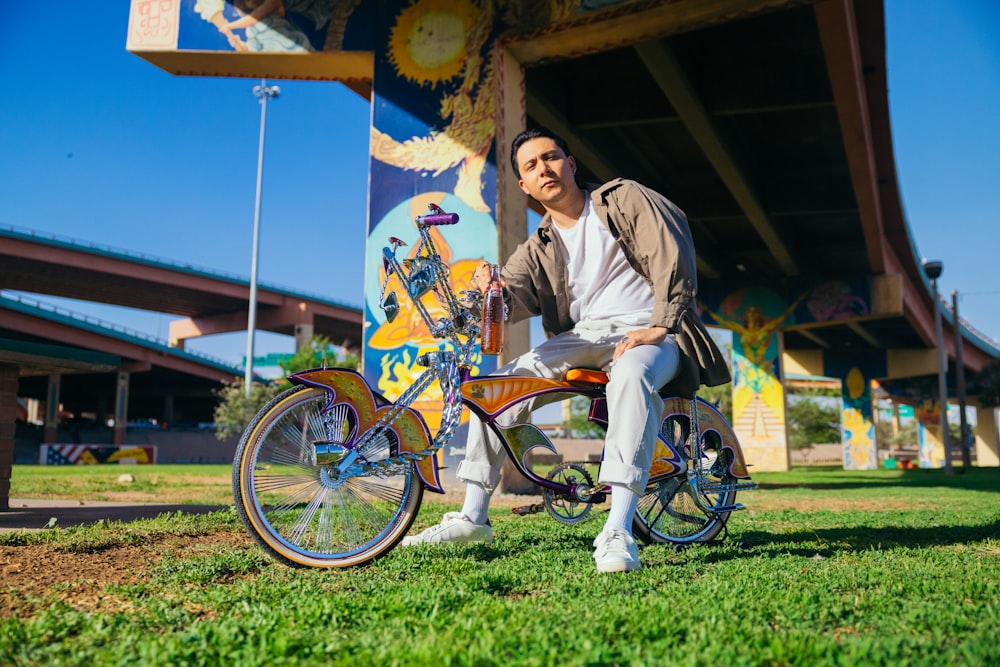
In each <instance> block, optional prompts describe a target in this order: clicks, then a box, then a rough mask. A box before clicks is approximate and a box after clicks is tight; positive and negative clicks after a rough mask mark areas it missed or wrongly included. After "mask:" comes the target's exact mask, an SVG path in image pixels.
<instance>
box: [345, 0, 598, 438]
mask: <svg viewBox="0 0 1000 667" xmlns="http://www.w3.org/2000/svg"><path fill="white" fill-rule="evenodd" d="M609 4H618V3H617V2H603V3H601V2H598V3H580V2H579V0H574V1H572V2H568V1H565V0H562V1H559V0H553V1H552V2H550V3H502V2H491V1H488V0H487V1H483V2H475V1H473V0H413V1H411V2H399V3H388V2H387V3H383V4H382V5H381V6H380V11H381V12H382V14H381V15H379V16H378V17H377V19H376V30H375V34H376V35H377V36H378V37H377V43H376V45H375V74H374V93H373V99H372V126H371V166H370V174H371V185H370V192H369V228H368V249H367V268H366V285H365V325H366V328H365V337H364V340H365V350H364V374H365V377H366V379H367V380H368V381H369V382H370V383H372V384H373V385H374V386H376V387H378V389H379V391H381V392H383V393H384V394H385V395H386V396H388V397H389V398H394V397H396V396H398V395H399V393H400V392H401V391H402V390H403V389H404V388H405V387H406V386H408V385H409V383H410V382H411V381H412V379H413V378H415V377H416V376H417V375H418V374H419V373H420V372H421V370H422V369H421V368H419V367H414V365H413V362H414V360H415V359H416V357H417V356H418V355H420V354H421V353H422V352H423V351H424V350H426V349H435V348H436V347H437V344H438V343H437V341H436V339H434V338H432V337H431V336H430V334H429V332H428V331H426V327H425V326H424V324H423V323H422V321H421V320H420V319H419V317H418V316H417V314H416V312H415V309H413V308H412V305H411V304H405V303H403V302H404V301H406V299H401V300H400V301H401V309H400V313H399V316H398V317H397V318H396V319H395V320H394V321H393V322H392V323H388V322H386V318H385V316H384V314H383V313H382V311H381V309H380V308H379V305H378V300H379V293H380V292H379V287H380V286H381V284H382V282H383V280H384V278H385V276H384V271H385V269H384V266H383V264H382V260H381V248H382V247H383V246H384V245H386V243H387V239H388V238H389V237H390V236H395V237H397V238H400V239H402V240H404V241H408V240H409V239H413V238H415V236H416V230H415V229H414V226H413V218H414V216H416V215H420V214H423V213H425V212H426V211H427V204H429V203H433V204H436V205H438V206H440V207H441V208H443V209H444V210H445V211H448V212H450V213H458V214H459V216H460V217H461V221H460V222H459V223H458V224H457V225H455V226H453V227H447V228H438V229H435V230H434V231H435V234H437V238H436V239H435V243H436V244H437V245H438V248H439V249H440V250H441V251H442V254H443V255H445V256H446V257H447V258H448V259H449V261H450V264H451V270H452V271H451V281H452V284H453V286H454V287H455V288H457V289H462V288H464V287H468V286H469V283H470V280H471V276H472V272H473V270H474V269H475V267H476V265H477V263H478V262H479V261H481V260H483V259H485V260H486V261H489V262H492V263H497V262H499V261H502V260H503V259H505V258H500V257H498V256H497V252H498V239H497V229H496V217H495V216H496V213H495V212H496V160H497V159H506V147H499V148H498V147H497V146H496V145H495V144H496V142H495V137H496V135H495V129H496V123H497V120H498V116H499V115H500V114H502V113H503V112H504V109H498V108H497V99H498V97H497V90H498V89H499V88H498V81H497V77H498V76H499V74H498V72H497V70H496V67H495V63H494V48H495V43H496V38H497V35H498V34H500V33H501V32H502V31H504V30H508V29H515V28H517V27H518V26H521V25H522V24H524V23H525V22H528V23H530V22H533V21H536V20H537V19H538V17H539V15H543V16H545V17H546V20H547V22H552V21H558V20H562V19H564V18H568V17H569V16H572V15H573V14H574V13H578V12H581V11H587V10H590V9H595V8H597V7H599V6H603V5H609ZM529 9H530V11H529ZM529 14H530V17H529ZM519 111H520V110H519ZM394 283H395V280H394V278H393V277H391V276H390V278H389V286H388V289H392V288H393V285H394ZM396 287H397V288H398V283H397V284H396ZM425 298H426V299H430V300H431V302H432V303H428V304H427V305H428V307H429V308H433V307H434V304H433V300H434V299H435V297H434V296H433V294H429V295H428V296H426V297H425ZM475 361H476V363H477V368H476V369H475V370H476V372H479V373H486V372H490V371H492V370H494V369H495V368H496V358H494V357H480V358H479V359H477V360H475ZM439 406H440V397H439V396H433V395H431V394H430V393H429V392H428V394H427V395H426V396H424V397H422V398H421V400H419V401H418V402H417V404H416V407H417V408H418V409H419V410H420V411H421V412H422V413H423V414H424V416H425V417H426V418H427V421H428V424H429V425H430V426H431V427H432V428H434V427H435V426H436V422H437V419H438V417H437V413H438V411H439Z"/></svg>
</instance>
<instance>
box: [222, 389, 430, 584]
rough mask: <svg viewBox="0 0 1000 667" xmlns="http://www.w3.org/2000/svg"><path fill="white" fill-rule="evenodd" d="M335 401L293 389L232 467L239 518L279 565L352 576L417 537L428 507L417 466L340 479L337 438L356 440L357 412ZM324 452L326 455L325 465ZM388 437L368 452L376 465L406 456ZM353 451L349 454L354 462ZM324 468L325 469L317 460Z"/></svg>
mask: <svg viewBox="0 0 1000 667" xmlns="http://www.w3.org/2000/svg"><path fill="white" fill-rule="evenodd" d="M326 402H327V392H325V391H324V390H322V389H318V388H313V387H293V388H292V389H289V390H288V391H286V392H284V393H283V394H281V395H279V396H278V397H276V398H275V399H274V400H272V401H271V402H270V403H268V404H267V405H266V406H265V407H264V408H263V409H262V410H261V411H260V413H259V414H258V415H257V416H256V417H255V418H254V420H253V422H252V423H251V424H250V426H249V427H248V428H247V430H246V432H245V433H244V435H243V438H242V439H241V441H240V444H239V447H238V449H237V451H236V458H235V460H234V463H233V495H234V497H235V500H236V510H237V512H238V513H239V515H240V518H241V519H242V520H243V523H244V525H246V527H247V530H248V531H249V532H250V533H251V535H253V537H254V539H255V540H256V541H257V542H258V543H259V544H260V545H261V547H263V549H264V550H265V551H267V552H268V553H269V554H270V555H271V556H273V557H275V558H277V559H278V560H280V561H282V562H284V563H286V564H289V565H293V566H308V567H323V568H329V567H351V566H355V565H362V564H364V563H368V562H370V561H372V560H374V559H375V558H378V557H379V556H382V555H384V554H385V553H387V552H388V551H389V550H390V549H392V547H393V546H395V544H396V543H397V542H399V540H400V539H401V538H402V537H403V535H405V534H406V531H407V530H409V528H410V525H411V524H412V523H413V520H414V518H415V517H416V514H417V510H418V509H419V508H420V502H421V500H422V498H423V485H422V484H421V482H420V480H419V479H418V477H417V475H416V474H415V472H414V469H413V465H412V464H410V463H404V464H400V465H397V466H393V467H390V468H388V469H385V470H382V471H380V472H379V473H378V474H377V475H371V476H359V477H345V478H339V477H338V476H337V474H336V471H335V467H336V463H337V461H336V460H333V461H332V462H331V461H330V451H331V449H332V451H333V452H334V454H333V457H334V459H336V456H337V455H336V451H337V447H336V445H333V446H332V447H331V446H330V444H329V443H331V442H334V441H336V440H337V437H336V436H337V435H341V436H343V434H349V433H354V432H356V429H357V427H358V424H357V423H355V422H356V421H357V411H356V410H353V409H351V406H350V405H347V404H343V403H341V404H339V405H335V406H333V407H332V408H330V409H329V410H327V411H326V412H324V411H323V408H324V407H325V406H326ZM317 444H323V445H325V447H324V448H323V449H322V452H323V455H324V456H321V457H317V448H316V445H317ZM399 444H400V443H399V442H397V441H395V439H394V435H393V433H391V432H388V433H387V434H386V435H385V436H382V437H380V438H376V439H375V440H374V441H373V442H372V443H370V444H369V445H368V446H367V447H366V448H365V450H364V451H362V452H360V453H361V454H362V455H363V456H364V458H365V459H367V460H368V461H372V462H375V461H380V460H384V459H387V458H390V457H393V456H396V455H397V454H398V453H399V450H400V447H399ZM347 451H348V450H347V449H346V448H344V449H343V450H342V451H341V453H342V455H346V454H347ZM318 458H319V459H320V460H321V462H318V461H317V459H318Z"/></svg>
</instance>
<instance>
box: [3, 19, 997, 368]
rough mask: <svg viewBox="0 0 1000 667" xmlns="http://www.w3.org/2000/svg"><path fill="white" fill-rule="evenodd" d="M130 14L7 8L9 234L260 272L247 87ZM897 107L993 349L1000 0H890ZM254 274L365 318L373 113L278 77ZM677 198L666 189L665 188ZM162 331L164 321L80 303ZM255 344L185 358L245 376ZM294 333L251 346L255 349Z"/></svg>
mask: <svg viewBox="0 0 1000 667" xmlns="http://www.w3.org/2000/svg"><path fill="white" fill-rule="evenodd" d="M128 4H129V3H128V2H127V1H126V0H115V1H114V2H91V3H60V5H59V8H58V12H57V13H51V10H52V9H53V8H52V6H46V10H48V11H45V12H43V11H39V9H38V7H37V6H36V5H33V4H32V3H23V2H22V3H5V7H4V10H3V14H4V19H5V20H4V21H2V22H0V63H3V65H4V67H3V71H4V84H5V90H6V91H7V92H6V93H5V94H4V97H3V101H2V102H0V225H3V226H13V227H16V228H19V229H28V230H35V231H37V232H40V233H48V234H54V235H57V236H61V237H70V238H73V239H77V240H80V241H85V242H88V243H94V244H98V245H103V246H109V247H112V248H115V249H121V250H128V251H130V252H138V253H144V254H148V255H151V256H155V257H158V258H164V259H169V260H174V261H180V262H184V263H188V264H192V265H195V266H199V267H204V268H209V269H212V270H217V271H223V272H227V273H232V274H237V275H240V276H249V274H250V261H251V260H250V255H251V233H252V225H253V206H254V188H255V179H256V169H257V138H258V131H259V120H260V107H259V104H258V103H257V101H256V99H255V98H254V97H253V95H252V94H251V88H252V86H253V85H254V84H255V83H258V82H257V81H255V80H247V79H221V78H198V77H176V76H172V75H170V74H167V73H166V72H163V71H162V70H160V69H158V68H157V67H155V66H153V65H151V64H149V63H147V62H146V61H144V60H142V59H141V58H139V57H137V56H134V55H132V54H129V53H128V52H127V51H126V50H125V34H126V26H127V22H128ZM886 18H887V42H888V56H887V58H888V69H889V100H890V106H891V115H892V127H893V141H894V146H895V151H896V165H897V173H898V177H899V179H900V182H901V188H902V198H903V205H904V209H905V211H906V214H907V216H908V219H909V223H910V230H911V234H912V237H913V239H914V242H915V244H916V246H917V248H918V251H919V253H920V254H921V255H922V256H924V257H927V258H930V259H939V260H941V261H942V262H944V267H945V268H944V273H943V275H942V278H941V280H940V287H941V290H942V292H943V293H944V294H946V295H950V293H951V291H952V290H958V292H959V294H960V295H961V300H960V302H959V307H960V310H961V313H962V315H963V316H964V317H965V318H966V319H967V320H969V321H970V322H971V323H972V324H973V325H974V326H975V327H976V328H978V329H979V330H981V331H982V332H984V333H985V334H986V335H988V336H989V337H991V338H1000V275H998V272H997V271H996V270H995V267H996V265H997V263H998V248H1000V220H998V218H1000V185H998V181H1000V123H998V122H997V120H996V114H997V109H998V108H1000V3H997V2H996V0H949V1H948V2H940V1H936V0H889V1H888V2H887V3H886ZM275 83H277V84H278V85H280V86H281V89H282V94H281V96H280V98H279V99H277V100H275V101H273V102H272V103H270V104H269V106H268V123H267V138H266V149H265V161H264V198H263V205H262V211H261V251H260V267H259V279H260V281H261V282H265V283H270V284H277V285H282V286H286V287H290V288H294V289H296V290H303V291H308V292H313V293H317V294H323V295H326V296H328V297H330V298H333V299H336V300H339V301H343V302H345V303H349V304H352V305H357V306H360V305H361V303H362V300H363V293H362V285H363V276H362V271H363V266H362V258H363V255H364V252H363V250H364V244H365V233H364V229H365V212H366V192H367V183H368V170H367V165H368V141H367V137H368V135H367V129H368V123H369V113H370V110H369V105H368V103H367V102H366V101H365V100H363V99H361V98H360V97H358V96H357V95H355V94H354V93H352V92H350V91H349V90H347V89H346V88H344V87H342V86H340V85H339V84H335V83H323V82H291V81H289V82H285V81H278V82H275ZM666 194H668V196H669V193H666ZM40 298H43V299H44V300H45V301H47V302H53V303H58V304H60V305H64V306H66V305H71V307H72V308H73V309H75V310H79V311H81V312H85V313H87V314H90V315H92V316H95V317H99V318H101V319H104V320H107V321H109V322H113V323H115V324H119V325H124V326H127V327H130V328H133V329H136V330H140V331H142V332H144V333H147V334H151V335H155V336H159V337H162V338H166V337H167V327H168V324H169V321H170V319H171V316H168V315H161V314H152V313H137V312H134V311H125V310H123V309H118V308H112V307H105V306H97V305H87V304H75V303H74V304H70V302H66V301H64V300H56V299H51V298H48V297H40ZM245 347H246V334H245V333H236V334H228V335H225V336H216V337H211V338H207V339H203V340H200V341H197V342H191V343H189V348H191V349H195V350H198V351H202V352H205V353H208V354H212V355H214V356H217V357H221V358H223V359H226V360H227V361H231V362H233V363H239V362H240V361H241V359H242V356H243V354H244V352H245ZM291 348H292V342H291V339H289V338H286V337H281V336H274V335H270V334H264V333H259V334H258V335H257V345H256V350H257V354H258V355H262V354H265V353H267V352H290V351H291Z"/></svg>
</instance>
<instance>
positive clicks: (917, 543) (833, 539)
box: [720, 521, 1000, 558]
mask: <svg viewBox="0 0 1000 667" xmlns="http://www.w3.org/2000/svg"><path fill="white" fill-rule="evenodd" d="M989 538H993V539H1000V521H994V522H993V523H989V524H986V525H982V526H931V527H921V528H913V527H906V526H882V527H879V528H872V527H869V526H853V527H850V528H819V529H815V530H800V531H796V532H794V533H766V532H762V531H748V532H742V533H739V534H733V535H732V536H731V537H730V540H733V541H735V542H737V543H739V544H741V545H743V546H744V547H748V548H750V549H752V550H753V552H754V553H760V551H761V547H763V549H764V551H772V552H776V553H783V554H789V553H790V554H796V555H803V556H813V555H815V554H817V553H818V554H820V555H831V554H833V553H835V552H838V551H843V550H844V549H849V550H851V551H864V550H868V549H891V548H899V547H901V548H905V549H922V548H927V547H939V546H947V545H954V544H970V543H973V542H981V541H983V540H985V539H989ZM728 555H729V554H725V555H724V554H722V553H721V552H720V556H721V557H722V558H725V557H726V556H728Z"/></svg>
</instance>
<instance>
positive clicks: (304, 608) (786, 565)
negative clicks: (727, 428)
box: [0, 466, 1000, 667]
mask: <svg viewBox="0 0 1000 667" xmlns="http://www.w3.org/2000/svg"><path fill="white" fill-rule="evenodd" d="M63 470H64V469H60V468H48V469H45V470H42V471H39V470H37V469H31V468H30V467H26V468H22V467H21V466H16V467H15V469H14V475H13V477H14V480H13V488H12V491H11V495H12V496H14V497H53V496H52V495H51V494H52V493H55V492H56V491H55V490H54V489H58V493H59V494H69V495H67V496H62V497H71V498H77V499H81V500H98V499H101V494H108V493H111V494H114V493H119V492H121V489H119V488H118V484H117V481H116V479H117V475H118V474H120V472H121V469H115V470H114V471H113V472H111V473H106V472H105V470H104V469H97V468H88V469H83V470H82V471H81V470H80V469H79V468H78V469H76V470H74V471H73V474H68V473H67V474H66V476H65V477H63V476H62V474H63ZM53 471H57V472H58V474H59V475H60V477H59V478H58V480H57V481H56V482H55V483H53V479H52V477H51V474H52V472H53ZM228 472H229V471H228V468H225V467H215V466H176V467H173V466H154V467H151V468H149V469H148V472H144V471H143V470H140V471H139V474H137V479H136V482H135V483H134V484H133V485H132V487H133V488H132V492H139V491H141V492H142V493H146V492H149V493H152V494H158V493H161V492H164V493H165V490H167V489H169V490H170V494H172V495H171V496H170V500H169V502H193V503H208V504H211V503H216V502H219V503H220V504H227V503H231V499H230V498H228V495H227V494H226V493H222V491H221V490H220V489H218V488H216V487H217V486H219V485H220V484H221V485H222V486H225V485H226V484H228ZM154 473H155V474H156V480H155V482H153V481H152V480H151V479H145V478H146V477H147V476H149V475H152V474H154ZM46 476H48V479H47V481H46ZM754 478H755V479H756V480H757V481H758V482H760V483H761V486H762V489H761V490H759V491H754V492H750V493H745V494H742V495H741V496H740V499H739V500H740V501H742V502H744V503H745V504H746V505H747V507H748V509H747V510H746V511H744V512H741V513H738V514H735V515H734V516H733V519H732V520H731V522H730V526H729V536H728V538H727V539H726V540H725V541H724V542H723V543H722V544H719V545H711V546H697V547H692V548H688V549H686V550H684V551H681V552H679V553H678V552H675V551H674V550H673V549H670V548H668V547H666V546H652V547H647V548H645V549H644V550H643V551H642V553H641V556H642V560H643V563H644V565H645V569H643V570H642V571H641V572H636V573H630V574H625V575H598V574H597V573H596V572H595V570H594V567H593V562H592V560H591V546H590V545H591V541H592V540H593V537H594V536H595V534H596V533H597V532H598V531H599V530H600V525H601V522H602V521H603V519H602V517H601V514H602V513H601V512H599V511H595V512H594V513H593V515H594V518H593V519H591V520H589V521H586V522H584V523H582V524H580V525H576V526H564V525H561V524H558V523H556V522H555V521H553V520H552V519H551V518H549V517H547V516H545V515H536V516H530V517H524V518H521V517H516V516H513V515H511V514H510V512H509V508H507V507H501V506H499V503H498V504H496V505H497V506H496V507H495V508H494V509H492V510H491V519H492V521H493V524H494V530H495V534H496V540H495V542H494V543H493V544H492V545H490V546H485V545H473V546H459V545H453V546H444V547H438V548H433V547H421V548H416V549H401V548H400V549H396V550H395V551H393V552H392V553H391V554H389V555H388V556H387V557H386V558H384V559H382V560H380V561H378V562H376V563H374V564H372V565H370V566H367V567H364V568H360V569H356V570H346V571H342V570H338V571H315V570H296V569H290V568H287V567H284V566H282V565H279V564H277V563H274V562H272V561H270V560H268V559H267V558H266V557H265V556H264V555H263V554H262V553H261V551H260V550H259V549H257V548H256V547H255V546H254V545H253V543H252V541H251V540H250V538H249V537H248V536H247V535H246V534H245V533H244V532H243V529H242V526H241V524H240V523H239V520H238V519H237V518H236V516H235V513H234V512H233V511H231V510H226V511H221V512H217V513H214V514H208V515H198V516H195V515H183V514H175V515H168V516H162V517H160V518H157V519H153V520H145V521H136V522H132V523H128V524H121V523H118V524H109V523H102V524H97V525H94V526H87V527H80V528H68V529H59V528H56V529H52V530H48V531H42V532H34V533H8V534H6V535H0V572H2V573H3V576H2V577H0V665H7V664H16V665H36V664H37V665H51V664H67V665H96V664H125V663H128V664H140V665H162V664H190V665H229V664H232V665H275V664H291V665H295V664H301V665H325V664H333V665H352V666H353V665H483V666H486V665H560V666H562V665H581V666H582V665H588V666H590V665H665V664H671V665H726V666H729V665H808V666H813V665H934V666H935V667H936V666H939V665H996V664H1000V642H998V641H997V639H996V628H997V623H998V621H1000V495H998V494H1000V470H997V469H972V470H970V471H968V472H967V473H966V474H964V475H959V474H956V475H954V476H951V477H945V476H944V474H943V472H942V471H936V470H933V471H932V470H908V471H901V470H892V471H886V470H879V471H871V472H845V471H842V470H839V469H811V470H803V471H798V470H796V471H793V472H789V473H757V474H756V475H755V476H754ZM216 480H221V481H219V482H217V481H216ZM142 484H148V486H149V488H148V489H147V488H142V489H139V486H138V485H142ZM225 490H226V491H228V489H225ZM43 492H44V494H45V495H40V494H42V493H43ZM220 494H221V495H220ZM437 498H438V497H437V496H435V495H434V494H427V495H426V496H425V502H424V506H423V509H422V510H421V514H420V516H419V517H418V519H417V523H416V525H415V528H421V527H423V526H425V525H429V524H431V523H434V522H436V521H437V520H438V519H439V518H440V514H441V513H442V512H444V511H447V510H449V509H455V506H454V505H448V504H444V503H441V502H436V500H437ZM104 499H115V498H114V497H113V496H104ZM182 499H189V500H182ZM164 502H167V501H166V500H164Z"/></svg>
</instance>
